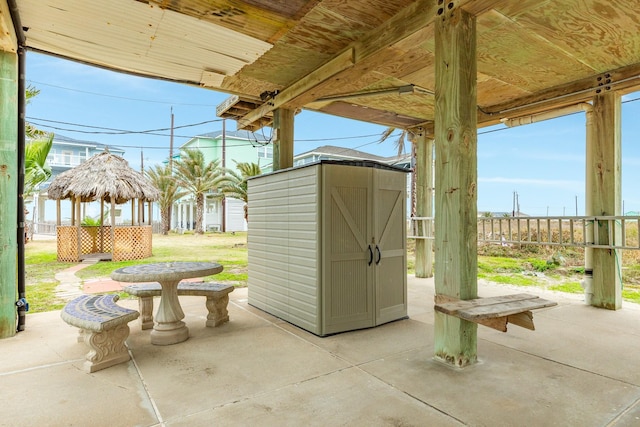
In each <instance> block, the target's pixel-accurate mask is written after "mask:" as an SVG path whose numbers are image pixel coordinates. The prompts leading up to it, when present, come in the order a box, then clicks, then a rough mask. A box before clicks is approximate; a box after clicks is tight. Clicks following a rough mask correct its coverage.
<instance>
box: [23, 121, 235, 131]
mask: <svg viewBox="0 0 640 427" xmlns="http://www.w3.org/2000/svg"><path fill="white" fill-rule="evenodd" d="M27 120H29V121H31V122H33V120H40V121H43V122H49V123H57V124H62V125H69V126H77V127H83V128H89V129H102V130H108V131H112V132H98V131H95V132H87V133H104V134H107V135H119V134H151V133H153V132H162V131H167V130H171V128H170V127H168V128H158V129H148V130H125V129H117V128H107V127H101V126H90V125H81V124H78V123H70V122H61V121H57V120H47V119H41V118H39V117H27ZM222 120H223V119H215V120H206V121H204V122H199V123H192V124H188V125H182V126H174V127H173V129H183V128H188V127H194V126H201V125H205V124H209V123H215V122H221V121H222ZM78 132H80V131H78Z"/></svg>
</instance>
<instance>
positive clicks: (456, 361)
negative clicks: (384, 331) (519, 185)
mask: <svg viewBox="0 0 640 427" xmlns="http://www.w3.org/2000/svg"><path fill="white" fill-rule="evenodd" d="M435 42H436V44H435V55H436V60H435V63H436V91H435V92H436V99H435V102H436V103H435V113H436V114H435V141H436V166H435V171H436V183H437V185H436V191H435V196H436V197H435V198H436V200H435V220H436V225H435V227H436V230H438V232H437V233H436V241H435V247H436V253H435V258H436V269H435V288H436V295H446V296H449V297H454V298H458V299H462V300H468V299H474V298H476V297H477V292H478V285H477V269H478V259H477V242H476V239H477V236H476V227H477V213H476V212H477V193H476V188H477V174H478V172H477V131H476V128H477V114H476V104H477V83H476V75H477V71H476V70H477V61H476V18H475V16H472V15H471V14H469V13H467V12H466V11H464V10H462V9H460V8H456V7H453V8H452V10H447V11H446V13H443V14H442V15H441V18H440V19H438V20H437V21H436V28H435ZM434 329H435V346H434V351H435V357H436V358H437V359H440V360H442V361H444V362H445V363H449V364H452V365H455V366H458V367H463V366H466V365H469V364H472V363H475V362H476V360H477V325H476V324H475V323H472V322H468V321H466V320H462V319H459V318H456V317H452V316H447V315H445V314H442V313H439V312H436V313H435V327H434Z"/></svg>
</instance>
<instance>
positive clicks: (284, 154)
mask: <svg viewBox="0 0 640 427" xmlns="http://www.w3.org/2000/svg"><path fill="white" fill-rule="evenodd" d="M294 116H295V111H294V110H289V109H286V108H278V109H277V110H275V111H274V120H273V170H274V171H276V170H279V169H286V168H290V167H292V166H293V128H294V126H293V123H294Z"/></svg>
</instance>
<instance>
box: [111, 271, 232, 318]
mask: <svg viewBox="0 0 640 427" xmlns="http://www.w3.org/2000/svg"><path fill="white" fill-rule="evenodd" d="M233 289H234V287H233V285H223V284H220V283H210V282H205V283H197V282H180V283H179V284H178V295H195V296H205V297H207V300H206V301H205V304H206V307H207V310H208V311H209V314H208V315H207V322H206V326H208V327H216V326H220V325H222V324H223V323H225V322H228V321H229V312H228V311H227V304H228V303H229V293H230V292H233ZM123 290H124V291H125V292H126V293H128V294H130V295H134V296H137V297H138V304H139V308H140V313H141V316H140V325H141V328H142V329H151V328H153V297H159V296H160V294H161V292H162V288H161V287H160V284H159V283H142V284H135V285H128V286H125V287H124V289H123Z"/></svg>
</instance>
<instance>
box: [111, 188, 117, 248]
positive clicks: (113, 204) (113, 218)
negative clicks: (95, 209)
mask: <svg viewBox="0 0 640 427" xmlns="http://www.w3.org/2000/svg"><path fill="white" fill-rule="evenodd" d="M110 231H111V233H110V234H111V259H112V260H113V259H114V255H115V253H116V200H115V199H114V198H113V195H111V230H110Z"/></svg>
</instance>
